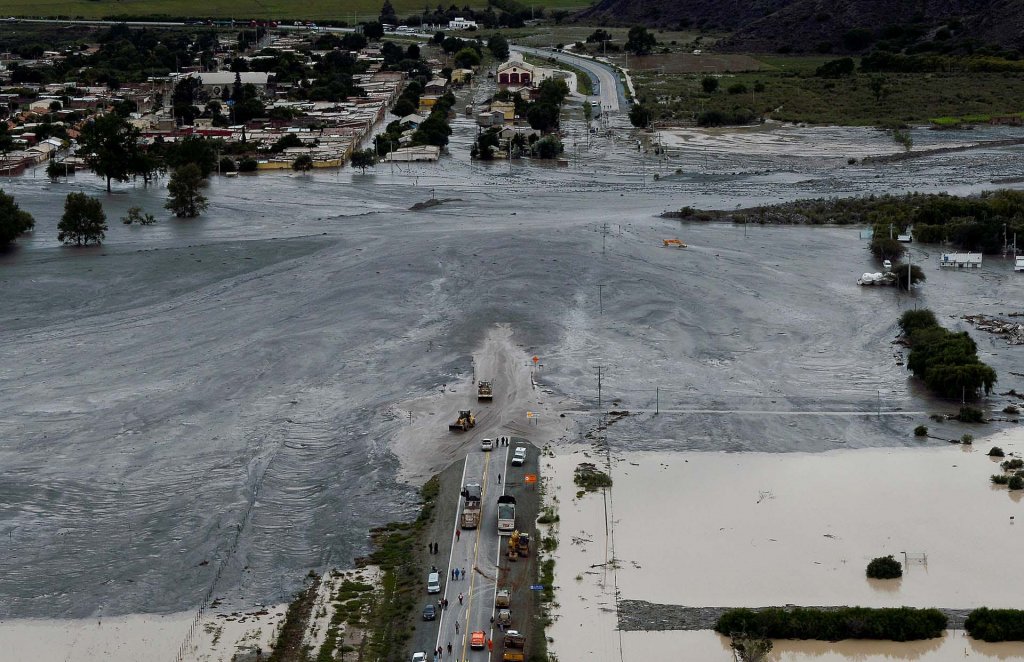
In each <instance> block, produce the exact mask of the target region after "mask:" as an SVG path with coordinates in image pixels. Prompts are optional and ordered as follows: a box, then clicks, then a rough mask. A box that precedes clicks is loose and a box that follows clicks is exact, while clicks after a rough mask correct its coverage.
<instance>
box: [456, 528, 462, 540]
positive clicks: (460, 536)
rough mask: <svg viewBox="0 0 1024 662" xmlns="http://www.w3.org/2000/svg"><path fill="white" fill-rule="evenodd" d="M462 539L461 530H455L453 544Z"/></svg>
mask: <svg viewBox="0 0 1024 662" xmlns="http://www.w3.org/2000/svg"><path fill="white" fill-rule="evenodd" d="M460 538H462V529H455V542H458V541H459V539H460Z"/></svg>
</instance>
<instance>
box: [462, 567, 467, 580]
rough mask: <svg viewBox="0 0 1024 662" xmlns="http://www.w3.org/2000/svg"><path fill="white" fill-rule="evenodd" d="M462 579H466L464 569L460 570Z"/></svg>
mask: <svg viewBox="0 0 1024 662" xmlns="http://www.w3.org/2000/svg"><path fill="white" fill-rule="evenodd" d="M462 578H463V579H465V578H466V569H465V568H463V569H462Z"/></svg>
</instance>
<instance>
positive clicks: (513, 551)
mask: <svg viewBox="0 0 1024 662" xmlns="http://www.w3.org/2000/svg"><path fill="white" fill-rule="evenodd" d="M529 555H530V534H529V533H520V532H519V531H518V530H517V531H513V532H512V535H510V536H509V537H508V560H509V561H515V560H516V559H517V558H518V557H520V556H523V557H526V556H529Z"/></svg>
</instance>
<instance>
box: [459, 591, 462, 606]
mask: <svg viewBox="0 0 1024 662" xmlns="http://www.w3.org/2000/svg"><path fill="white" fill-rule="evenodd" d="M459 604H460V605H461V604H462V594H461V593H459Z"/></svg>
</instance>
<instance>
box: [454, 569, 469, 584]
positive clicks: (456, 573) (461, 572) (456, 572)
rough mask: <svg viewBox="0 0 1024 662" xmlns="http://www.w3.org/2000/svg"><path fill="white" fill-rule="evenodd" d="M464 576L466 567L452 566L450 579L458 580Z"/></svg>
mask: <svg viewBox="0 0 1024 662" xmlns="http://www.w3.org/2000/svg"><path fill="white" fill-rule="evenodd" d="M465 578H466V569H465V568H463V569H461V570H459V569H458V568H452V579H453V580H455V581H458V580H460V579H465Z"/></svg>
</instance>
